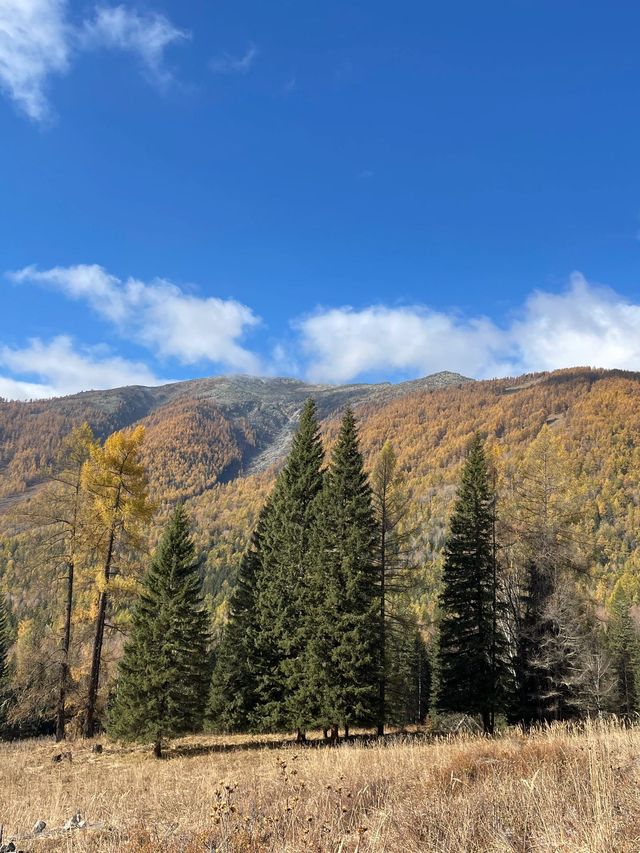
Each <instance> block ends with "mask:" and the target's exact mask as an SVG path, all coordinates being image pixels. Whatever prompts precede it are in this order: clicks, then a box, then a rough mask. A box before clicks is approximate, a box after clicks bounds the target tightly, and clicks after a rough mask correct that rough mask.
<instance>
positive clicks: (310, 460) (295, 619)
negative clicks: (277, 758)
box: [255, 400, 324, 739]
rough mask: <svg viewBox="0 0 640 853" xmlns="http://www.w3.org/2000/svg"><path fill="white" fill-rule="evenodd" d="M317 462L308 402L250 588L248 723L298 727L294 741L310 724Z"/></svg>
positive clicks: (317, 444)
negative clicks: (252, 665) (253, 684)
mask: <svg viewBox="0 0 640 853" xmlns="http://www.w3.org/2000/svg"><path fill="white" fill-rule="evenodd" d="M323 461H324V451H323V449H322V442H321V439H320V430H319V428H318V423H317V420H316V408H315V404H314V402H313V400H308V401H307V403H306V404H305V406H304V409H303V411H302V415H301V418H300V425H299V427H298V430H297V432H296V435H295V436H294V439H293V443H292V447H291V452H290V453H289V456H288V458H287V461H286V462H285V465H284V467H283V468H282V470H281V472H280V474H279V476H278V478H277V481H276V484H275V486H274V489H273V493H272V495H271V511H270V513H269V515H268V518H267V519H266V521H265V524H264V531H263V535H262V539H261V546H262V571H261V572H260V573H259V574H258V576H257V583H256V593H257V598H256V615H257V623H258V625H257V627H258V634H257V648H256V654H257V660H258V662H259V663H262V667H261V672H260V673H259V675H258V693H259V700H258V705H257V707H256V719H255V725H256V726H257V727H258V728H260V729H261V730H276V731H277V730H292V729H297V731H298V738H299V739H303V738H304V729H305V728H306V726H307V725H308V723H309V722H310V718H309V713H308V706H309V703H308V696H307V693H306V678H305V672H304V666H303V663H302V661H303V655H304V650H305V648H306V644H307V640H308V634H309V630H310V629H311V630H312V625H311V622H310V620H309V618H308V616H309V612H308V611H309V602H310V594H309V570H310V567H309V547H310V536H311V531H312V528H313V525H314V521H315V512H316V503H317V501H316V499H317V497H318V494H319V492H320V490H321V488H322V480H323V474H322V464H323Z"/></svg>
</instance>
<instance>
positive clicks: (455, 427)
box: [0, 368, 640, 706]
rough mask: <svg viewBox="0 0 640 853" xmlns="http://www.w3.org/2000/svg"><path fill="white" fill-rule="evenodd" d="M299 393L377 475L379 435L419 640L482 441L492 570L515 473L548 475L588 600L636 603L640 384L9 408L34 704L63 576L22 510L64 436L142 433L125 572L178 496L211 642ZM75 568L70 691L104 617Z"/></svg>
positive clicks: (19, 617)
mask: <svg viewBox="0 0 640 853" xmlns="http://www.w3.org/2000/svg"><path fill="white" fill-rule="evenodd" d="M308 396H313V397H314V398H315V399H316V401H317V410H318V416H319V418H320V421H321V427H322V434H323V441H324V443H325V445H326V447H327V449H330V448H331V447H332V446H333V444H334V442H335V440H336V436H337V431H338V425H339V421H340V416H341V413H342V410H343V409H344V407H345V406H346V405H347V404H350V405H353V406H354V408H355V414H356V418H357V422H358V430H359V436H360V442H361V446H362V449H363V452H364V459H365V466H366V467H367V468H368V469H369V470H371V469H372V467H373V466H374V465H375V463H376V460H378V459H379V455H380V451H381V450H382V448H383V446H384V444H385V442H390V443H391V445H392V447H393V450H394V452H395V456H396V459H397V469H398V471H399V472H401V474H402V477H403V481H404V488H406V491H407V494H408V496H409V504H408V511H407V514H406V518H405V519H404V520H403V529H404V531H405V532H406V533H407V537H406V539H407V543H408V544H407V548H408V550H409V551H410V561H411V563H412V565H413V566H415V567H416V571H417V574H418V576H419V583H418V584H416V585H415V588H414V590H413V591H412V607H413V609H414V610H415V613H416V614H417V617H418V619H419V623H420V626H421V629H422V632H423V636H424V637H426V638H427V639H429V638H430V637H431V636H432V633H433V630H434V626H435V624H436V622H437V616H438V613H437V601H438V593H439V592H440V589H441V581H442V578H441V570H442V566H441V563H442V548H443V544H444V541H445V535H446V530H447V523H448V518H449V515H450V510H451V505H452V501H453V499H454V496H455V489H456V485H457V482H458V477H459V474H460V468H461V464H462V462H463V459H464V457H465V453H466V450H467V447H468V444H469V440H470V437H471V436H472V435H473V434H474V433H476V432H477V433H479V434H480V435H481V437H482V438H483V440H484V444H485V447H486V451H487V454H488V456H489V458H490V460H491V464H492V467H493V469H494V470H495V472H496V473H495V476H496V477H497V478H498V482H497V483H496V486H497V492H498V495H499V511H498V515H499V519H498V520H499V524H500V539H501V543H502V545H501V547H502V549H503V550H502V553H501V560H503V561H504V563H505V564H509V562H510V561H511V560H512V553H511V552H512V550H513V549H514V548H516V547H520V546H519V545H514V544H513V543H514V542H515V541H516V538H517V537H516V536H515V534H513V530H514V529H515V528H517V527H518V525H520V530H522V527H523V523H524V522H523V521H522V519H523V517H524V515H525V514H526V511H527V507H526V506H525V503H524V502H523V495H522V483H523V478H524V479H527V478H528V481H529V482H530V483H531V484H532V486H531V488H530V489H528V493H529V494H534V495H535V494H536V489H537V488H538V486H539V484H540V482H542V480H544V483H545V484H547V483H550V484H551V485H550V487H549V491H550V495H549V496H546V494H545V495H543V497H542V498H541V500H544V501H545V504H544V507H545V509H544V512H545V513H547V514H548V519H547V520H548V522H549V524H550V525H552V524H556V526H557V527H558V529H560V528H562V529H563V530H564V531H565V532H566V531H568V532H566V536H567V537H570V538H571V548H572V559H574V558H575V560H576V561H578V562H579V563H580V570H581V572H582V577H583V582H582V586H583V588H584V592H585V594H586V595H587V596H588V597H589V599H590V600H591V601H592V602H593V606H594V607H596V608H600V609H601V611H602V613H603V614H605V613H606V611H607V609H608V608H609V609H611V607H613V606H614V605H615V601H616V600H617V599H616V596H618V595H619V594H620V590H621V589H622V590H623V591H624V596H625V601H626V600H628V601H629V602H630V603H631V604H633V605H637V604H638V603H640V584H639V583H638V577H639V575H640V572H639V569H640V543H639V539H638V530H639V529H640V485H639V484H640V374H635V373H625V372H621V371H595V370H590V369H587V368H576V369H572V370H564V371H557V372H555V373H551V374H540V375H533V376H524V377H520V378H518V379H503V380H495V381H486V382H469V381H465V380H463V379H462V377H457V376H455V375H438V376H437V377H433V378H428V379H425V380H421V381H419V382H416V383H405V384H404V385H400V386H390V385H382V386H347V387H344V388H340V387H331V386H322V387H310V386H307V385H304V384H303V383H299V382H294V381H291V380H264V381H263V380H256V379H249V378H247V379H243V378H237V379H224V378H223V379H214V380H199V381H197V382H192V383H180V384H178V385H174V386H165V387H164V388H158V389H142V388H132V389H120V390H118V391H112V392H90V393H87V394H82V395H77V396H76V397H72V398H65V399H60V400H54V401H49V402H37V403H28V404H21V403H2V404H1V405H0V419H1V432H0V434H1V436H2V443H1V445H0V448H1V449H0V453H1V454H2V479H1V480H0V486H1V488H2V490H3V494H4V496H5V501H4V504H3V516H2V525H3V530H4V534H3V537H2V540H1V543H0V577H1V584H2V592H3V593H4V594H5V595H6V596H7V601H8V604H9V610H10V614H9V621H10V623H11V629H12V631H13V635H14V637H15V638H16V645H15V661H16V666H17V676H16V677H17V681H18V682H19V683H23V684H24V685H25V691H24V695H25V696H27V699H26V700H25V701H26V702H27V704H30V705H31V706H34V705H35V706H37V704H38V702H39V701H40V699H39V693H42V694H43V695H44V694H46V693H47V689H48V688H47V683H48V678H49V675H48V673H49V672H50V670H49V668H48V661H49V660H50V659H51V658H52V657H54V656H55V649H56V648H57V642H58V640H57V638H58V637H59V633H60V618H61V616H60V614H61V606H60V602H61V597H62V596H63V583H62V581H61V579H60V575H59V571H58V569H57V568H56V566H55V564H54V563H52V562H51V560H48V559H47V556H46V551H47V544H48V543H47V541H46V536H45V535H43V533H42V529H40V532H39V533H38V535H37V536H36V535H35V534H34V533H33V525H31V524H30V520H29V516H30V507H32V505H34V506H35V505H37V503H38V500H39V492H40V490H41V488H43V487H41V485H40V484H41V483H42V482H43V481H44V479H45V476H46V469H47V466H48V465H50V464H51V462H52V460H53V459H54V457H55V455H56V451H57V449H58V448H59V446H60V443H61V440H62V438H63V437H64V436H65V435H66V434H67V433H68V432H69V430H70V428H71V426H72V425H77V424H79V423H81V422H82V421H85V420H86V421H88V422H89V424H90V425H91V426H92V427H93V429H94V431H95V433H96V435H97V437H98V438H102V439H103V438H104V437H106V436H107V435H108V434H110V433H111V432H112V431H114V430H117V429H120V428H122V427H124V426H130V425H134V424H141V425H142V426H144V427H146V430H145V436H144V441H143V442H142V444H141V458H142V461H143V463H144V467H145V468H146V470H147V473H148V475H149V480H150V488H149V492H150V495H151V497H152V499H153V501H154V503H155V507H154V508H153V509H154V510H155V512H154V516H153V521H152V523H151V525H150V526H149V525H147V526H144V527H143V531H142V534H141V535H142V536H143V537H144V540H145V541H144V543H142V546H143V547H142V548H141V549H139V550H138V554H139V556H137V557H135V559H134V561H133V562H134V563H135V562H136V560H137V561H138V563H139V564H140V565H143V564H144V552H145V549H146V550H148V549H149V548H151V547H152V546H153V545H154V544H155V542H156V541H157V535H158V534H157V531H158V530H159V528H160V525H161V524H162V523H164V522H165V521H166V519H167V516H168V513H169V511H170V509H171V507H172V505H173V504H174V503H175V502H176V500H177V499H178V498H183V499H185V507H186V510H187V512H188V514H189V516H190V517H191V518H192V519H193V521H194V522H195V531H194V533H195V542H196V547H197V549H198V550H199V552H200V555H201V558H202V565H203V567H204V569H203V570H204V591H205V594H206V596H207V601H208V603H209V605H210V607H211V612H212V617H213V624H214V632H215V631H217V630H218V628H219V626H220V625H221V624H223V622H224V620H225V617H226V607H227V600H228V596H229V592H230V590H231V588H232V585H233V582H234V579H235V577H236V575H237V571H238V567H239V564H240V559H241V556H242V554H243V552H244V551H245V550H246V547H247V545H248V543H249V540H250V537H251V533H252V531H253V529H254V527H255V524H256V520H257V517H258V513H259V512H260V510H261V508H262V506H263V504H264V500H265V498H266V496H267V494H268V493H269V490H270V487H271V485H272V483H273V481H274V478H275V474H276V473H277V471H278V470H279V467H280V464H281V461H282V459H283V458H284V456H285V454H286V451H287V450H288V447H289V444H290V438H291V435H292V433H293V431H294V428H295V426H296V425H297V422H298V417H299V413H300V411H301V409H302V406H303V404H304V400H305V399H306V398H307V397H308ZM541 472H543V474H542V473H541ZM541 488H542V487H541ZM544 488H545V489H546V488H547V486H546V485H545V486H544ZM547 497H549V500H547ZM136 535H138V534H136ZM562 535H565V534H564V533H563V534H562ZM519 541H522V535H520V537H519ZM145 543H146V544H145ZM138 544H140V543H138ZM123 547H124V546H123ZM513 562H514V564H515V563H518V560H517V559H516V558H513ZM83 571H84V574H83V573H82V572H81V573H80V574H79V576H78V579H77V597H78V606H77V611H76V617H75V619H76V622H77V624H76V625H75V630H74V637H75V644H76V647H75V652H74V653H73V655H72V660H73V663H72V666H73V667H74V673H73V674H74V678H75V679H76V680H78V679H81V678H82V677H84V676H85V675H86V674H87V666H88V663H87V654H86V650H87V648H88V644H89V643H90V633H91V626H92V624H93V621H94V618H95V606H96V604H95V589H94V584H95V573H96V571H97V567H96V566H92V565H91V564H89V565H88V566H86V567H85V568H84V570H83ZM129 575H130V578H129V579H128V580H127V579H126V578H122V580H120V579H119V578H117V577H116V578H114V584H113V590H112V593H111V595H112V599H113V601H112V606H113V615H112V618H111V622H110V624H109V626H108V629H109V630H108V631H107V636H106V640H105V642H106V644H107V652H108V653H107V654H106V655H105V660H104V670H105V673H106V676H107V678H106V683H108V679H109V676H110V673H111V670H112V669H113V664H114V663H115V661H116V660H117V658H118V657H119V654H120V649H121V646H122V636H123V635H122V631H123V629H124V631H125V632H126V625H127V621H128V615H127V614H128V607H129V605H128V602H129V600H130V595H131V593H132V591H133V590H134V588H135V577H136V572H135V570H134V571H131V572H129ZM38 667H39V668H40V669H39V670H38ZM34 668H35V670H38V672H39V677H38V678H36V677H34ZM21 679H22V682H21ZM27 687H28V689H27ZM42 701H43V702H44V701H45V700H44V699H43V700H42Z"/></svg>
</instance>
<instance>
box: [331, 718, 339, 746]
mask: <svg viewBox="0 0 640 853" xmlns="http://www.w3.org/2000/svg"><path fill="white" fill-rule="evenodd" d="M338 738H339V734H338V724H337V723H334V724H333V725H332V726H331V735H330V740H331V743H332V744H334V746H335V744H337V743H338Z"/></svg>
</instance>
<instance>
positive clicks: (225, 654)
mask: <svg viewBox="0 0 640 853" xmlns="http://www.w3.org/2000/svg"><path fill="white" fill-rule="evenodd" d="M270 513H271V501H270V500H267V502H266V503H265V505H264V507H263V508H262V511H261V513H260V517H259V518H258V523H257V525H256V529H255V530H254V532H253V536H252V538H251V544H250V546H249V548H248V549H247V551H246V552H245V554H244V555H243V557H242V562H241V563H240V569H239V572H238V577H237V578H236V582H235V586H234V588H233V592H232V594H231V598H230V602H229V618H228V620H227V623H226V625H225V626H224V629H223V632H222V638H221V640H220V642H219V643H218V646H217V648H216V652H215V666H214V670H213V677H212V680H211V689H210V693H209V703H208V706H207V719H208V720H209V722H210V723H211V725H213V726H214V728H216V729H217V730H219V731H224V732H238V731H249V730H250V729H252V728H253V727H254V724H255V722H256V716H257V715H258V716H259V711H258V696H257V689H256V678H257V672H258V669H260V668H261V667H259V665H258V660H257V640H256V638H257V633H258V626H257V620H256V582H257V578H258V577H259V575H260V573H261V571H262V538H263V532H264V526H265V524H266V523H267V521H268V518H269V515H270Z"/></svg>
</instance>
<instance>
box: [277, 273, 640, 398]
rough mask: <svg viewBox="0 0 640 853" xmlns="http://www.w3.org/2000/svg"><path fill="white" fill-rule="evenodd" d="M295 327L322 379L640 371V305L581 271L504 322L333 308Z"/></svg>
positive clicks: (315, 376)
mask: <svg viewBox="0 0 640 853" xmlns="http://www.w3.org/2000/svg"><path fill="white" fill-rule="evenodd" d="M294 326H295V328H297V329H298V331H299V334H300V342H301V346H302V348H303V351H304V353H305V355H306V357H307V369H306V373H307V375H308V377H309V378H310V379H312V380H315V381H327V382H347V381H350V380H352V379H356V378H358V377H361V376H366V375H367V374H371V373H379V374H383V375H384V374H387V375H388V374H393V373H396V374H401V375H405V376H407V375H409V376H420V375H425V374H428V373H433V372H437V371H439V370H453V371H457V372H460V373H463V374H466V375H468V376H474V377H477V378H486V377H491V376H506V375H514V374H518V373H528V372H533V371H540V370H554V369H557V368H560V367H574V366H577V365H593V366H596V367H605V368H623V369H629V370H640V305H637V304H633V303H630V302H629V301H628V300H626V299H624V298H623V297H622V296H620V295H619V294H617V293H615V291H613V290H610V289H608V288H603V287H599V286H596V285H591V284H589V282H587V281H586V279H585V278H584V277H583V276H582V275H581V274H580V273H574V274H573V275H572V276H571V279H570V282H569V286H568V288H567V289H566V290H565V291H564V292H562V293H548V292H543V291H536V292H535V293H533V294H532V295H531V296H530V297H529V298H528V299H527V300H526V302H525V304H524V306H523V308H522V309H521V311H520V312H518V314H517V315H516V316H515V317H514V318H513V319H512V320H511V321H510V322H509V323H507V324H506V325H505V326H503V327H500V326H498V325H496V324H495V323H494V322H493V321H491V320H489V319H487V318H485V317H476V318H471V319H461V318H460V317H459V316H457V315H455V314H448V313H443V312H435V311H430V310H428V309H426V308H424V307H421V306H418V307H407V308H390V307H386V306H372V307H367V308H364V309H362V310H360V311H356V310H354V309H352V308H350V307H344V308H332V309H328V310H321V311H318V312H316V313H315V314H313V315H311V316H309V317H306V318H303V319H302V320H301V321H297V322H296V323H295V324H294Z"/></svg>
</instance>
